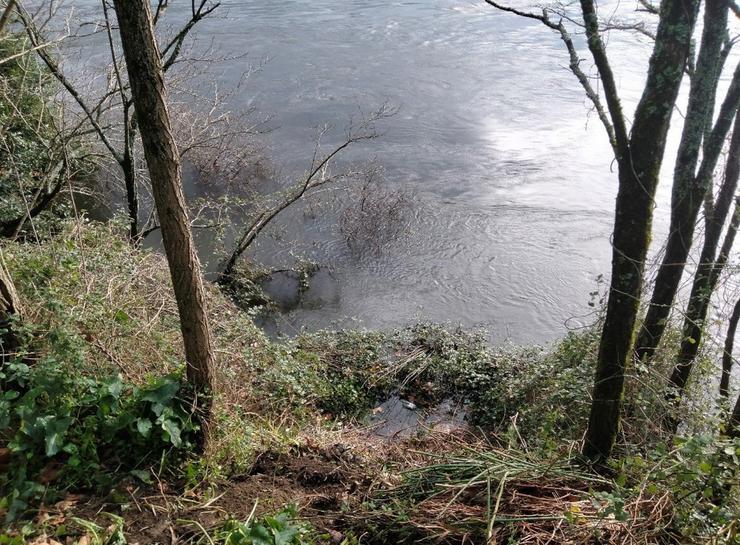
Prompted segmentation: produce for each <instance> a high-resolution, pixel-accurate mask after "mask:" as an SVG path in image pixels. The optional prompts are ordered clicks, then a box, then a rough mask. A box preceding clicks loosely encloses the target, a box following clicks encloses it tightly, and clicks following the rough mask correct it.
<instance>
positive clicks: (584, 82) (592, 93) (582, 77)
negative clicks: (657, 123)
mask: <svg viewBox="0 0 740 545" xmlns="http://www.w3.org/2000/svg"><path fill="white" fill-rule="evenodd" d="M486 3H487V4H489V5H491V6H493V7H495V8H496V9H499V10H501V11H505V12H509V13H513V14H515V15H518V16H520V17H526V18H528V19H535V20H537V21H540V22H541V23H542V24H544V25H545V26H547V27H548V28H551V29H552V30H555V31H557V32H558V33H559V34H560V39H561V40H562V41H563V43H564V44H565V47H566V49H567V50H568V55H569V56H570V65H569V68H570V70H571V72H573V74H574V75H575V76H576V78H577V79H578V82H579V83H580V84H581V87H583V89H584V91H585V92H586V96H587V97H588V99H589V100H590V101H591V103H592V104H593V105H594V108H595V109H596V113H597V115H598V116H599V120H600V121H601V124H602V125H604V129H606V133H607V136H608V137H609V143H610V144H611V146H612V149H613V150H614V154H615V155H616V156H618V155H619V153H620V148H619V145H618V141H617V134H616V132H615V129H614V125H613V123H612V120H611V119H610V116H609V113H608V112H607V111H606V109H605V108H604V105H603V103H602V102H601V98H600V97H599V94H598V93H597V92H596V90H595V89H594V87H593V85H591V81H590V79H589V77H588V76H587V75H586V73H585V72H584V71H583V69H582V68H581V59H580V58H579V56H578V51H577V50H576V48H575V45H574V44H573V39H572V38H571V36H570V33H569V32H568V30H567V29H566V28H565V25H564V24H563V21H562V19H561V20H560V21H558V22H557V23H554V22H553V21H552V20H551V19H550V16H549V15H548V11H547V9H546V8H543V9H542V15H538V14H536V13H528V12H524V11H520V10H517V9H514V8H511V7H508V6H504V5H502V4H499V3H498V2H496V1H495V0H486Z"/></svg>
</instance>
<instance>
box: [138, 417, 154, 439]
mask: <svg viewBox="0 0 740 545" xmlns="http://www.w3.org/2000/svg"><path fill="white" fill-rule="evenodd" d="M136 430H137V431H138V432H139V433H140V434H141V435H142V437H149V433H150V432H151V431H152V421H151V420H149V419H148V418H139V419H138V420H137V421H136Z"/></svg>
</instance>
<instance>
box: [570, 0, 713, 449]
mask: <svg viewBox="0 0 740 545" xmlns="http://www.w3.org/2000/svg"><path fill="white" fill-rule="evenodd" d="M698 5H699V1H698V0H663V2H662V4H661V10H660V22H659V24H658V30H657V34H656V41H655V48H654V50H653V54H652V56H651V58H650V66H649V70H648V77H647V81H646V84H645V89H644V92H643V95H642V98H641V99H640V103H639V104H638V106H637V110H636V112H635V116H634V122H633V124H632V137H631V138H630V141H629V148H628V150H626V153H624V154H623V155H621V156H618V157H617V161H618V166H619V190H618V192H617V202H616V212H615V221H614V235H613V242H612V246H613V252H612V271H611V285H610V291H609V301H608V303H607V311H606V318H605V321H604V327H603V330H602V334H601V342H600V345H599V356H598V362H597V368H596V376H595V379H594V390H593V400H592V404H591V413H590V416H589V423H588V429H587V431H586V436H585V442H584V447H583V455H584V456H585V457H586V458H588V459H589V460H591V461H592V462H596V463H603V462H604V461H605V460H606V459H607V458H609V456H610V455H611V451H612V448H613V447H614V443H615V441H616V437H617V432H618V429H619V420H620V411H621V405H622V394H623V391H624V374H625V370H626V367H627V363H628V360H629V359H630V357H631V354H632V346H633V341H634V330H635V321H636V318H637V312H638V308H639V304H640V293H641V290H642V282H643V275H644V268H645V258H646V256H647V251H648V246H649V240H650V232H651V225H652V213H653V199H654V196H655V189H656V187H657V183H658V175H659V172H660V166H661V162H662V160H663V153H664V151H665V143H666V135H667V133H668V128H669V126H670V119H671V114H672V112H673V107H674V105H675V103H676V98H677V96H678V91H679V88H680V85H681V79H682V77H683V72H684V68H685V66H686V60H687V58H688V54H689V48H690V42H691V35H692V32H693V28H694V25H695V23H696V16H697V12H698ZM581 6H582V9H583V12H584V22H585V24H586V33H587V37H588V38H589V47H593V42H594V41H595V40H596V39H598V40H599V41H600V39H599V38H598V36H597V35H596V36H595V33H596V32H598V26H597V22H596V21H595V13H594V7H593V3H592V2H590V1H589V0H581ZM592 51H593V50H592ZM600 73H601V69H600Z"/></svg>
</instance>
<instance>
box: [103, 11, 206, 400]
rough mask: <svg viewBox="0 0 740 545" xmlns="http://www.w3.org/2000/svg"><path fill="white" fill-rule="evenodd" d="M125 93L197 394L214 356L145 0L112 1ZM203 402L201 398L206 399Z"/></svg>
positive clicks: (201, 390)
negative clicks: (132, 110)
mask: <svg viewBox="0 0 740 545" xmlns="http://www.w3.org/2000/svg"><path fill="white" fill-rule="evenodd" d="M114 6H115V10H116V14H117V17H118V26H119V31H120V35H121V43H122V45H123V51H124V57H125V60H126V67H127V71H128V76H129V82H130V85H131V93H132V97H133V101H134V108H135V111H136V119H137V121H138V124H139V129H140V134H141V139H142V143H143V145H144V155H145V157H146V162H147V166H148V168H149V173H150V176H151V181H152V193H153V195H154V204H155V206H156V209H157V214H158V216H159V221H160V225H161V230H162V241H163V244H164V249H165V252H166V254H167V261H168V263H169V267H170V274H171V276H172V284H173V288H174V291H175V298H176V299H177V307H178V311H179V314H180V327H181V330H182V336H183V340H184V344H185V357H186V360H187V378H188V380H189V381H190V383H191V384H192V385H193V387H194V388H195V390H196V392H197V393H199V394H204V395H205V396H208V395H209V394H210V391H211V388H212V369H213V365H214V353H213V347H212V341H211V334H210V329H209V325H208V318H207V314H206V302H205V291H204V287H203V280H202V276H201V267H200V263H199V262H198V257H197V254H196V250H195V245H194V242H193V236H192V233H191V231H190V222H189V220H188V214H187V209H186V206H185V197H184V195H183V191H182V175H181V165H180V155H179V153H178V150H177V146H176V144H175V140H174V137H173V134H172V126H171V122H170V116H169V112H168V110H167V101H166V93H165V82H164V72H163V70H162V59H161V56H160V54H159V51H158V48H157V44H156V40H155V37H154V27H153V24H152V14H151V7H150V5H149V1H148V0H115V1H114ZM206 399H207V397H206Z"/></svg>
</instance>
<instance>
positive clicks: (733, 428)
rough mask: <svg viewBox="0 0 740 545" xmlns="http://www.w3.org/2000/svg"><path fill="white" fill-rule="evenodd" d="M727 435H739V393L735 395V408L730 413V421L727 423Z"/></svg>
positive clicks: (734, 436) (735, 437) (733, 436)
mask: <svg viewBox="0 0 740 545" xmlns="http://www.w3.org/2000/svg"><path fill="white" fill-rule="evenodd" d="M727 435H729V436H730V437H732V438H733V439H737V438H738V437H740V394H738V396H737V401H736V402H735V408H734V409H733V410H732V414H731V415H730V421H729V422H728V424H727Z"/></svg>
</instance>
